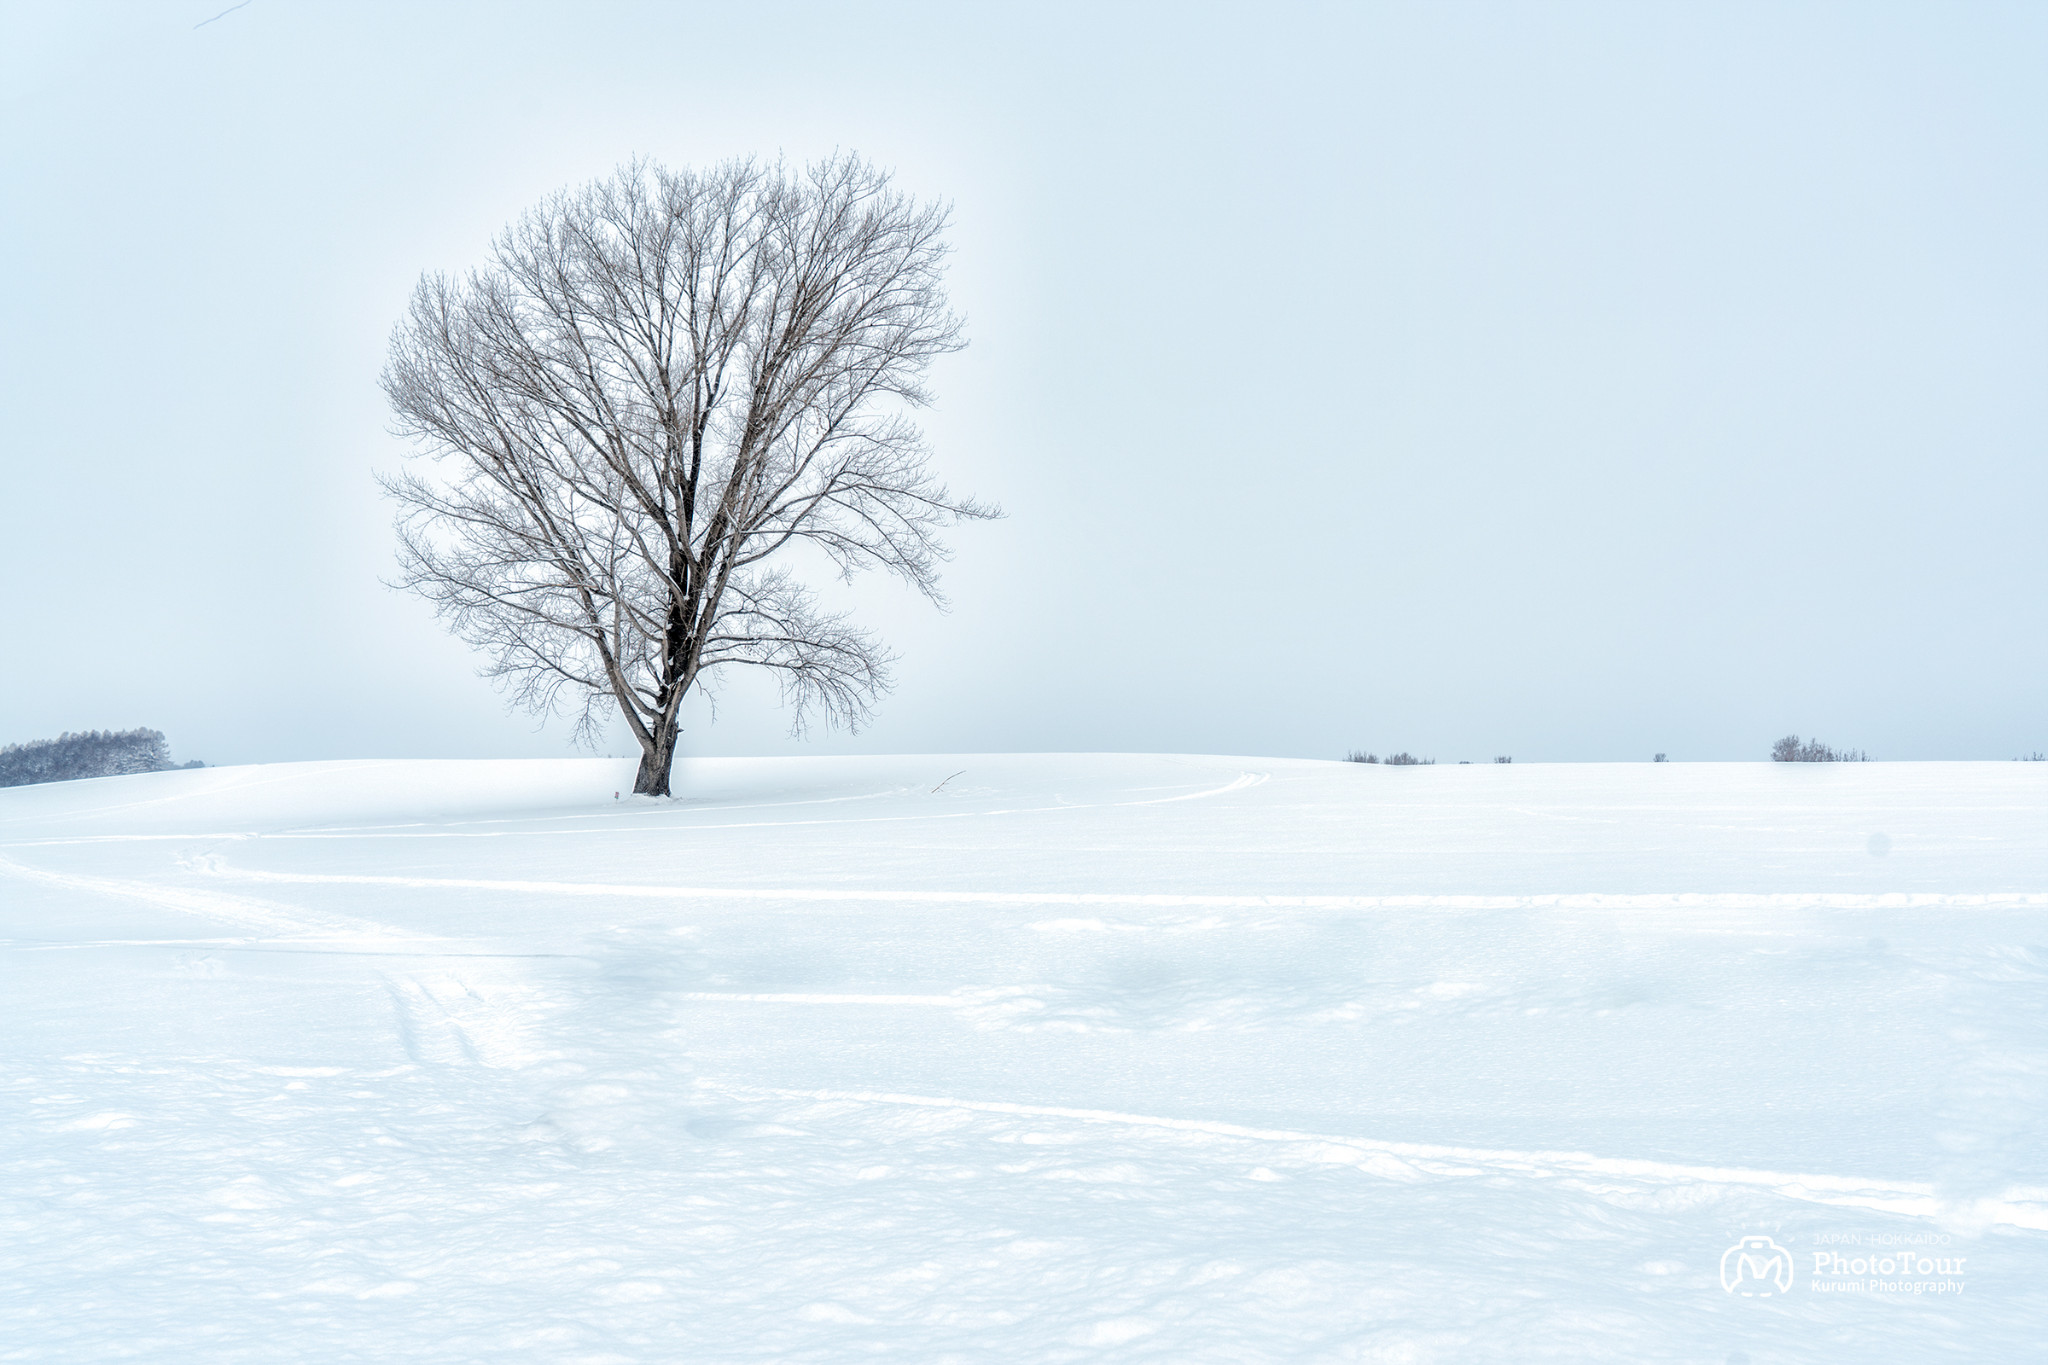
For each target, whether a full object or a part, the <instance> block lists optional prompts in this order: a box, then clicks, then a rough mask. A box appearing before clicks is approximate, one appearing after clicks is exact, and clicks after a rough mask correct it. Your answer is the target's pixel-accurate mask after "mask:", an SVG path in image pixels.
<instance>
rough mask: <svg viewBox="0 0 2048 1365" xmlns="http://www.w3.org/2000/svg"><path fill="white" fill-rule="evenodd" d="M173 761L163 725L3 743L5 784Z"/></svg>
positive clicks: (146, 769)
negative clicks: (166, 743) (158, 727)
mask: <svg viewBox="0 0 2048 1365" xmlns="http://www.w3.org/2000/svg"><path fill="white" fill-rule="evenodd" d="M170 766H172V765H171V752H170V749H169V748H168V747H167V746H166V745H165V743H164V737H163V732H162V731H160V730H120V731H114V730H88V731H86V732H85V733H84V734H79V735H73V734H65V735H60V736H58V737H57V738H56V739H39V740H32V741H31V742H29V743H27V744H10V745H8V746H7V747H6V748H4V749H0V787H26V786H30V785H32V784H34V783H38V782H70V781H74V780H76V779H78V778H82V777H119V776H121V775H122V774H124V773H155V772H162V771H163V770H164V769H166V768H168V767H170ZM185 766H187V767H191V766H193V765H192V764H189V763H188V764H186V765H185ZM200 766H204V765H200Z"/></svg>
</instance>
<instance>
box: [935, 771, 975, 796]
mask: <svg viewBox="0 0 2048 1365" xmlns="http://www.w3.org/2000/svg"><path fill="white" fill-rule="evenodd" d="M966 771H967V769H965V768H962V769H961V770H960V773H964V772H966ZM960 773H954V774H953V777H958V776H960ZM953 777H949V778H947V779H946V782H951V781H952V780H953ZM946 782H941V783H940V784H939V787H943V786H945V785H946ZM939 787H933V788H932V789H931V790H930V791H929V792H926V793H925V795H927V796H936V795H938V792H939Z"/></svg>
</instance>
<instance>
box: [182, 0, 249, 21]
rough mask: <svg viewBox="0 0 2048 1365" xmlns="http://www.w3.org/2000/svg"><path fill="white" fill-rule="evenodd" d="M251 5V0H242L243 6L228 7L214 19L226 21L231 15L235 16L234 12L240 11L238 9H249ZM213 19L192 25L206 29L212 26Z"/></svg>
mask: <svg viewBox="0 0 2048 1365" xmlns="http://www.w3.org/2000/svg"><path fill="white" fill-rule="evenodd" d="M249 4H250V0H242V3H241V4H239V5H229V6H228V7H227V8H226V9H224V10H222V11H221V12H220V13H219V14H216V15H214V16H213V19H225V18H227V17H228V16H229V15H230V14H233V13H234V12H235V11H236V10H238V9H247V8H249ZM213 19H201V20H200V21H199V22H198V23H196V24H194V25H192V27H194V28H205V27H206V26H207V25H208V24H210V23H212V22H213Z"/></svg>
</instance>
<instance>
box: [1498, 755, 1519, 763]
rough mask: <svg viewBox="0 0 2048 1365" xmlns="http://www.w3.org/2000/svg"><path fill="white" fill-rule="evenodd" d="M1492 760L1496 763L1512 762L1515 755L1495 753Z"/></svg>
mask: <svg viewBox="0 0 2048 1365" xmlns="http://www.w3.org/2000/svg"><path fill="white" fill-rule="evenodd" d="M1493 761H1494V762H1496V763H1512V762H1514V761H1515V756H1514V755H1513V754H1496V755H1495V756H1494V759H1493Z"/></svg>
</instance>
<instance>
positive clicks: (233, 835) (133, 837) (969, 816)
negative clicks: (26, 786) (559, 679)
mask: <svg viewBox="0 0 2048 1365" xmlns="http://www.w3.org/2000/svg"><path fill="white" fill-rule="evenodd" d="M1272 776H1273V775H1272V774H1271V773H1261V772H1246V773H1240V774H1238V776H1237V777H1235V778H1233V779H1232V780H1231V781H1229V782H1226V783H1224V784H1223V785H1221V786H1218V787H1209V788H1205V789H1203V790H1201V791H1193V792H1182V793H1181V794H1179V795H1178V796H1161V797H1153V798H1149V799H1147V800H1143V801H1097V802H1071V803H1064V804H1060V805H1054V806H1018V807H1008V808H1002V809H996V810H963V811H921V812H918V813H917V814H914V815H869V816H855V817H853V818H851V819H842V820H743V821H729V822H726V823H722V824H689V823H683V822H679V821H676V820H673V819H671V820H664V821H662V823H659V824H643V825H635V826H633V827H631V828H624V829H620V828H610V829H502V830H460V829H447V828H438V829H426V830H420V831H419V832H408V831H411V830H414V829H415V828H417V827H416V826H410V825H368V826H364V825H355V826H334V827H322V826H313V827H308V828H304V829H289V830H279V831H276V832H261V831H255V830H226V831H213V832H206V833H183V834H88V835H78V836H74V837H70V838H52V839H24V840H16V841H11V842H9V843H7V844H5V845H0V847H7V848H41V847H51V846H70V845H76V844H121V843H165V842H176V843H199V842H206V841H231V840H243V839H320V840H327V839H507V838H578V837H587V836H590V835H604V834H646V833H657V832H669V831H675V830H721V829H801V828H805V827H808V826H815V825H834V826H839V825H878V824H880V825H887V824H903V823H908V822H914V821H929V820H978V819H988V818H992V817H995V816H999V815H1051V814H1066V813H1072V812H1078V811H1090V810H1115V809H1124V808H1128V807H1134V806H1167V805H1172V804H1174V803H1175V802H1179V801H1203V800H1208V799H1209V798H1211V797H1217V796H1227V795H1229V794H1230V793H1232V792H1240V791H1246V790H1249V789H1250V788H1253V787H1257V786H1260V785H1261V784H1263V783H1265V782H1267V781H1269V780H1270V779H1271V778H1272ZM903 794H905V793H902V792H878V793H871V794H869V795H866V796H862V797H857V798H854V797H849V798H827V799H821V800H805V801H790V802H763V803H758V804H756V805H748V806H733V807H708V808H698V809H696V810H691V809H687V808H686V809H685V810H682V811H678V812H675V813H676V814H698V813H703V812H704V811H705V810H711V811H716V810H722V809H732V810H752V809H782V808H786V807H789V806H806V805H830V804H834V803H835V802H837V801H839V800H869V799H875V798H877V797H887V796H895V795H903ZM667 814H669V812H665V811H620V812H617V813H616V814H614V815H609V816H608V815H596V816H590V815H577V816H560V815H554V816H533V817H528V818H531V819H535V820H541V819H576V820H590V819H646V818H655V817H659V816H662V815H667ZM510 822H511V821H510V820H507V821H506V822H505V823H510ZM422 823H427V822H422ZM464 823H467V822H464ZM476 823H495V822H476Z"/></svg>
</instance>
